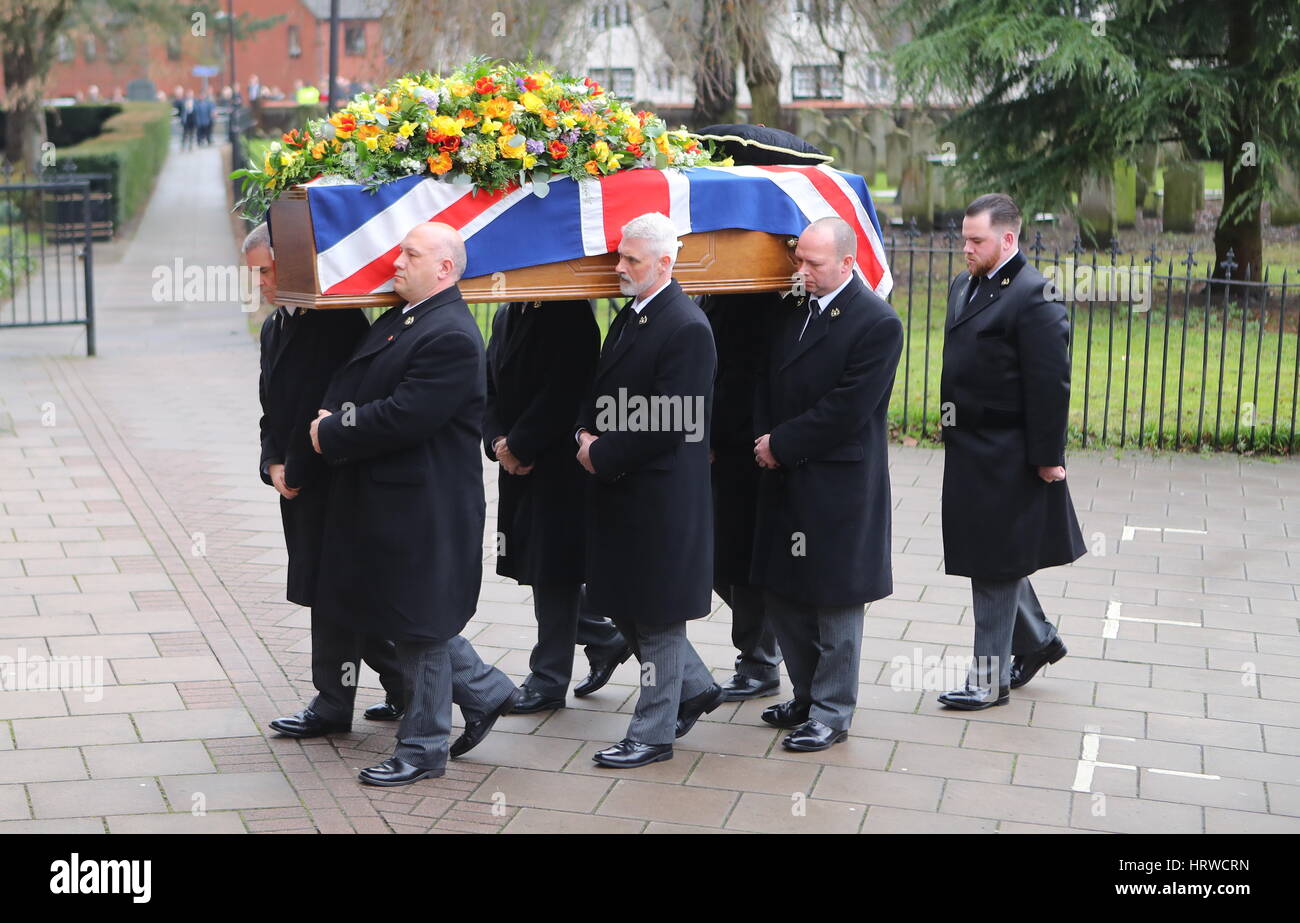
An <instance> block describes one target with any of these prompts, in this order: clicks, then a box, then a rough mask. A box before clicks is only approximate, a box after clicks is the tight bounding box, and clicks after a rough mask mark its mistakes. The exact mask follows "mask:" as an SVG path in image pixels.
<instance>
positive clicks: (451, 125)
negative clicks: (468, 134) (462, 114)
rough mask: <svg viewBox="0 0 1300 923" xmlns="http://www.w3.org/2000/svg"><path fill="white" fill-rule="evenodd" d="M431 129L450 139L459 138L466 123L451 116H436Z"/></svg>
mask: <svg viewBox="0 0 1300 923" xmlns="http://www.w3.org/2000/svg"><path fill="white" fill-rule="evenodd" d="M431 127H432V128H433V130H434V132H435V133H436V134H439V135H446V136H447V137H449V138H459V137H460V136H461V129H462V128H463V127H464V123H463V122H462V121H461V120H460V119H455V118H452V117H451V116H449V115H437V116H434V118H433V123H432V125H431Z"/></svg>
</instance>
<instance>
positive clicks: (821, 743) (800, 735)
mask: <svg viewBox="0 0 1300 923" xmlns="http://www.w3.org/2000/svg"><path fill="white" fill-rule="evenodd" d="M848 736H849V732H848V731H837V730H835V728H833V727H831V726H830V725H827V724H822V723H821V722H820V721H818V720H816V719H815V718H809V719H808V720H807V721H805V722H804V723H803V724H801V725H799V726H798V727H797V728H795V729H794V730H793V731H791V732H790V733H789V734H786V735H785V739H784V740H782V741H781V746H783V747H785V748H786V749H787V750H798V751H799V752H801V753H811V752H813V751H815V750H826V749H829V748H830V746H831V745H832V744H837V743H839V742H840V741H841V740H846V739H848Z"/></svg>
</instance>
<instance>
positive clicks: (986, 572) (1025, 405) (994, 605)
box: [939, 194, 1084, 709]
mask: <svg viewBox="0 0 1300 923" xmlns="http://www.w3.org/2000/svg"><path fill="white" fill-rule="evenodd" d="M1019 234H1020V209H1019V207H1018V206H1017V205H1016V203H1015V202H1014V201H1012V199H1011V197H1010V196H1006V195H1001V194H991V195H985V196H980V197H979V198H978V199H976V200H975V201H974V202H972V203H971V204H970V206H969V207H968V208H967V209H966V217H965V219H963V221H962V236H963V237H964V238H965V241H966V243H965V252H966V265H967V269H968V271H967V272H964V273H962V274H961V275H959V276H957V278H956V279H954V280H953V283H952V285H951V286H950V287H949V290H948V320H947V331H946V336H945V338H944V343H943V375H942V378H941V381H940V396H939V399H940V402H941V403H940V412H941V414H942V415H943V416H942V419H941V422H942V423H943V449H944V452H943V454H944V467H943V554H944V569H945V570H946V571H947V573H950V574H960V575H961V576H964V577H970V578H971V595H972V597H973V601H974V611H975V664H974V667H973V668H972V670H971V674H970V676H969V678H968V681H967V684H966V687H965V688H964V689H958V690H954V691H952V692H947V693H944V694H943V695H941V696H939V701H940V702H942V703H943V704H944V705H947V706H949V707H951V708H961V709H980V708H987V707H989V706H990V705H1002V704H1005V703H1006V702H1007V701H1009V699H1010V690H1011V689H1014V688H1016V687H1018V686H1022V685H1024V684H1025V683H1027V682H1029V680H1030V679H1031V678H1033V676H1034V674H1035V673H1037V672H1038V670H1040V669H1041V668H1042V667H1043V666H1044V665H1045V664H1048V663H1056V661H1058V660H1060V659H1061V658H1062V657H1064V656H1065V645H1064V643H1062V641H1061V639H1060V638H1059V637H1057V634H1056V628H1055V627H1054V626H1053V625H1052V623H1051V622H1049V621H1048V620H1047V616H1046V615H1044V613H1043V609H1042V606H1040V605H1039V603H1038V597H1037V596H1036V595H1035V594H1034V588H1033V587H1032V586H1030V584H1029V575H1030V574H1032V573H1033V572H1034V571H1036V570H1038V569H1039V568H1040V567H1052V566H1054V565H1057V564H1069V563H1071V562H1072V561H1075V560H1078V558H1079V557H1080V556H1081V555H1082V554H1083V552H1084V544H1083V535H1082V534H1081V533H1080V532H1079V522H1078V520H1077V519H1076V517H1075V514H1074V504H1073V503H1072V502H1071V500H1070V489H1069V488H1068V487H1067V486H1066V484H1065V431H1066V423H1067V421H1068V419H1069V412H1070V355H1069V342H1070V322H1069V317H1068V315H1067V313H1066V310H1065V305H1064V304H1062V303H1061V302H1060V301H1049V300H1047V298H1046V295H1047V280H1046V279H1044V278H1043V276H1042V274H1041V273H1039V272H1038V270H1036V269H1034V268H1033V267H1032V266H1030V265H1029V264H1028V262H1027V261H1026V260H1025V257H1024V254H1022V253H1021V252H1020V250H1019V246H1018V243H1017V239H1018V237H1019ZM1013 657H1014V658H1015V659H1014V661H1013V659H1012V658H1013Z"/></svg>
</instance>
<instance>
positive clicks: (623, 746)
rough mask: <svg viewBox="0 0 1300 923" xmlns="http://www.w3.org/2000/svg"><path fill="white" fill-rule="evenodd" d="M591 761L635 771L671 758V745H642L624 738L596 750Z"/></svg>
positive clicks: (637, 741) (613, 767) (639, 742)
mask: <svg viewBox="0 0 1300 923" xmlns="http://www.w3.org/2000/svg"><path fill="white" fill-rule="evenodd" d="M591 758H592V760H593V761H595V762H597V763H599V764H600V765H602V766H609V767H610V768H612V769H635V768H636V767H637V766H649V765H650V764H651V763H658V762H661V761H663V760H670V759H672V758H673V745H672V744H643V743H641V741H639V740H632V739H631V738H630V737H625V738H623V739H622V740H620V741H619V742H618V743H616V744H614V746H612V747H606V748H605V749H604V750H597V751H596V752H595V754H593V755H592V757H591Z"/></svg>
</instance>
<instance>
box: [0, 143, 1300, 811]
mask: <svg viewBox="0 0 1300 923" xmlns="http://www.w3.org/2000/svg"><path fill="white" fill-rule="evenodd" d="M219 172H220V165H219V158H218V154H217V152H216V151H213V150H201V151H197V152H187V153H184V154H182V153H179V152H178V153H175V154H174V155H173V156H172V157H171V159H170V160H169V161H168V163H167V166H166V169H165V172H164V175H163V176H162V178H161V179H160V185H159V191H158V194H156V195H155V197H154V199H153V201H152V203H151V204H150V206H149V209H148V211H147V213H146V214H145V216H144V218H143V220H142V221H141V223H140V226H139V228H138V230H137V233H136V235H135V236H134V238H133V239H132V240H131V241H129V242H126V243H115V244H113V245H109V246H106V247H101V248H98V249H97V252H96V262H97V275H98V284H97V295H98V303H99V305H100V317H101V326H100V357H99V358H97V359H85V358H80V357H77V354H78V353H79V352H80V351H81V345H80V343H79V342H78V339H79V337H80V333H79V332H77V331H72V330H68V329H60V330H38V331H5V332H3V333H0V357H2V358H0V657H9V658H15V659H17V658H25V665H26V666H27V667H28V668H30V667H31V665H32V664H33V662H36V663H37V665H39V661H37V660H36V658H43V657H48V656H61V657H86V658H91V659H90V660H87V661H85V662H84V663H85V664H86V665H88V666H91V667H92V668H93V666H94V665H98V666H99V667H101V668H102V669H103V676H102V683H103V686H102V688H101V689H100V690H99V694H92V695H89V696H87V695H85V694H83V692H81V691H80V690H76V689H70V688H63V689H57V688H55V689H51V688H26V689H15V688H13V686H14V685H15V682H14V680H12V679H11V681H10V682H9V686H10V688H9V691H3V692H0V833H3V832H15V831H54V830H59V831H76V832H99V831H108V832H123V831H127V832H134V831H142V832H143V831H169V832H173V831H174V832H180V831H195V832H200V831H204V832H206V831H211V832H217V831H220V832H243V831H248V832H304V831H314V830H319V831H321V832H350V831H361V832H385V831H393V832H451V831H461V832H472V831H481V832H495V831H500V830H505V831H507V832H525V831H610V832H665V831H673V830H691V831H700V832H705V831H717V832H722V831H789V832H811V831H845V832H853V831H860V832H864V833H867V832H894V831H909V832H967V831H969V832H995V831H996V832H1023V831H1059V832H1069V831H1079V832H1083V831H1129V832H1154V831H1159V832H1187V833H1195V832H1211V833H1215V832H1300V656H1298V655H1300V620H1298V619H1300V601H1297V597H1296V584H1297V580H1296V573H1297V565H1298V564H1300V463H1297V462H1295V461H1280V462H1274V461H1269V460H1261V459H1240V458H1237V457H1233V456H1217V457H1207V458H1202V457H1197V456H1177V457H1168V456H1165V457H1155V458H1153V457H1150V456H1146V455H1139V454H1135V453H1126V454H1123V455H1119V456H1117V455H1115V454H1114V453H1110V454H1100V453H1078V454H1075V455H1074V456H1072V458H1071V459H1070V469H1069V470H1070V480H1071V484H1072V486H1073V491H1074V496H1075V498H1076V502H1077V504H1078V508H1079V512H1080V518H1081V519H1082V521H1083V526H1084V533H1085V536H1086V537H1087V538H1088V539H1089V542H1090V544H1091V545H1092V546H1093V549H1094V551H1095V552H1096V553H1095V554H1093V555H1089V556H1088V557H1085V558H1084V559H1083V560H1082V561H1080V562H1079V563H1077V564H1075V565H1073V566H1072V567H1069V568H1057V569H1054V570H1052V571H1048V572H1044V573H1042V574H1041V575H1040V576H1039V578H1038V579H1037V580H1036V581H1035V586H1036V587H1037V589H1038V593H1039V596H1040V597H1041V598H1042V601H1043V603H1044V606H1045V607H1046V609H1047V611H1048V613H1049V615H1050V616H1051V617H1053V618H1054V619H1056V620H1058V622H1059V625H1060V628H1061V632H1062V635H1063V637H1064V638H1065V640H1066V642H1067V643H1068V644H1069V647H1070V656H1069V657H1067V658H1066V659H1065V660H1063V661H1061V662H1060V663H1059V664H1057V665H1056V666H1053V667H1050V668H1048V669H1047V670H1046V671H1045V672H1044V673H1043V674H1041V675H1040V676H1039V677H1038V678H1037V679H1035V681H1034V682H1033V683H1032V684H1031V685H1030V686H1028V687H1026V688H1025V689H1024V690H1021V691H1020V694H1017V695H1015V696H1014V697H1013V700H1012V703H1011V704H1010V705H1009V706H1007V707H1004V708H998V709H993V710H990V711H987V712H979V713H949V712H945V711H943V710H941V709H940V708H939V707H938V706H937V704H936V703H935V701H934V695H935V691H934V690H926V689H923V688H920V687H921V686H924V685H927V684H928V685H934V686H939V687H943V686H944V685H945V684H946V682H947V681H946V679H945V678H944V677H942V676H939V675H936V674H937V673H938V672H939V671H938V670H937V669H936V665H940V664H942V658H944V657H949V656H951V657H960V656H963V655H965V654H967V653H968V652H969V645H970V639H971V614H970V590H969V586H968V584H966V583H964V582H963V581H961V580H959V579H954V578H949V577H947V576H945V575H944V574H943V573H942V560H941V542H940V534H939V517H938V510H939V484H940V480H941V473H942V462H943V459H942V455H941V454H940V453H937V452H933V451H929V450H923V449H906V448H901V447H896V448H894V449H892V450H891V474H892V480H893V484H894V490H895V505H896V509H895V524H894V573H895V580H896V586H897V590H896V592H895V594H894V596H893V597H891V598H890V599H888V600H884V601H881V602H878V603H876V604H874V605H872V606H871V607H870V609H869V610H868V612H867V617H866V632H865V633H866V637H865V638H864V643H863V648H862V657H863V665H862V687H861V694H860V699H859V706H860V708H859V712H858V715H857V719H856V721H855V724H854V728H853V735H852V737H851V738H850V739H849V741H848V742H847V743H845V744H841V745H838V746H836V747H835V748H833V749H832V750H830V751H828V752H826V753H823V754H803V755H796V754H791V753H787V752H785V751H783V750H781V748H780V746H779V743H778V741H779V736H780V735H779V733H778V732H776V731H774V730H772V729H771V728H768V727H767V726H765V725H763V724H762V723H761V722H760V721H759V720H758V713H759V711H760V710H761V708H762V707H764V706H765V705H767V704H770V703H771V702H772V701H775V700H773V699H767V700H761V701H760V702H757V703H747V704H741V705H726V706H723V707H722V708H720V709H719V710H718V711H716V712H714V713H713V714H712V715H709V716H707V717H706V718H705V719H704V720H703V721H701V722H700V724H699V725H697V727H696V729H695V730H694V731H693V732H692V733H691V734H690V736H689V737H687V738H685V739H684V740H683V741H681V742H680V744H679V746H678V749H677V755H676V758H675V759H673V760H672V761H670V762H667V763H660V764H656V765H654V766H652V767H648V768H646V769H642V770H636V771H632V772H627V773H613V772H609V771H603V770H598V769H596V768H595V767H594V765H593V764H592V763H591V762H590V754H591V753H592V752H593V751H594V750H596V749H598V748H599V747H600V746H602V745H604V744H606V743H608V742H611V741H614V740H617V739H619V738H620V737H622V735H623V732H624V730H625V728H626V722H627V715H628V712H629V711H630V710H631V705H632V701H633V695H634V692H635V688H634V685H633V684H634V683H635V680H636V672H635V664H634V663H628V664H625V665H624V666H623V667H622V668H621V669H620V671H619V672H618V673H617V674H616V676H615V680H614V682H613V683H611V684H610V685H609V686H607V687H606V689H605V690H603V691H602V692H601V693H598V694H597V695H596V696H593V697H592V698H590V699H587V700H578V699H572V698H571V699H570V704H571V707H570V708H568V709H565V710H561V711H557V712H554V713H552V714H543V715H532V716H516V717H507V718H505V719H503V720H502V721H501V722H500V723H499V724H498V728H497V730H496V731H494V732H493V734H492V735H491V736H490V737H489V738H488V739H487V740H486V741H485V742H484V743H483V745H482V746H480V747H479V748H478V749H477V750H475V752H474V753H473V754H471V756H470V758H467V759H466V760H463V761H457V762H454V763H452V764H451V766H450V768H449V770H448V773H447V775H446V777H445V778H443V779H439V780H428V781H424V782H420V783H417V784H416V785H414V786H411V787H408V788H404V789H398V790H383V789H371V788H366V787H363V786H361V785H359V784H358V783H357V782H356V780H355V778H354V777H355V773H356V770H357V769H358V768H360V767H362V766H366V765H370V764H373V763H374V762H377V761H378V760H379V759H381V758H382V757H383V756H384V755H386V754H388V753H389V752H390V750H391V746H392V734H393V728H392V726H391V725H383V724H374V723H369V722H366V721H364V720H363V719H361V717H360V715H359V714H358V717H357V720H356V730H355V731H354V732H353V733H352V734H349V735H346V736H341V737H337V738H334V739H332V740H317V741H295V740H288V739H278V738H274V737H269V736H267V731H266V730H265V728H266V723H267V721H268V720H270V719H271V718H273V717H275V716H277V715H280V714H284V713H288V712H291V711H294V710H297V709H298V708H299V707H300V706H301V704H302V703H303V702H304V701H305V700H306V699H307V697H308V696H309V694H310V679H309V671H310V668H309V657H308V651H309V646H308V633H307V612H306V611H305V610H303V609H301V608H299V607H296V606H293V605H291V604H289V603H286V602H284V601H283V585H284V564H285V558H284V551H283V544H282V538H281V535H280V523H279V517H278V511H277V508H276V503H277V500H276V495H275V494H274V492H272V491H271V490H270V489H269V488H266V487H265V486H264V485H262V484H261V482H260V481H259V480H258V479H257V476H256V473H255V471H256V464H257V457H258V451H257V443H256V428H257V416H258V408H257V401H256V378H257V353H256V344H255V343H254V341H253V339H252V338H251V337H250V336H249V335H248V332H247V324H246V318H245V316H244V315H243V314H241V313H240V311H239V308H238V307H237V306H235V305H232V304H226V305H214V304H157V303H153V302H152V301H151V300H150V295H149V292H150V289H151V286H152V284H153V278H152V272H153V269H154V267H155V266H157V265H170V264H171V263H172V261H173V260H174V259H175V258H176V257H177V256H180V257H181V258H182V259H183V260H185V261H186V262H187V263H188V262H190V261H193V262H195V263H203V264H207V263H213V264H219V263H227V264H228V263H231V262H233V261H234V260H235V257H236V254H235V248H234V247H233V245H232V244H231V242H230V235H229V230H228V227H229V226H228V223H227V221H226V218H225V215H224V201H223V199H222V192H223V187H222V186H221V185H220V183H219V179H220V177H219ZM30 354H36V355H35V356H32V357H28V358H18V357H19V356H23V355H30ZM51 412H52V413H53V416H52V417H51ZM6 425H7V426H8V429H9V432H4V431H3V430H4V428H5V427H6ZM486 477H487V480H488V482H489V483H488V496H489V499H490V501H494V499H495V493H496V491H495V488H494V486H493V485H492V483H491V481H492V480H493V477H494V473H493V472H491V471H489V472H487V473H486ZM491 505H492V506H493V507H495V503H494V502H492V504H491ZM494 515H495V509H494V508H493V509H491V510H490V511H489V525H490V526H491V524H492V521H493V519H494ZM490 569H491V568H490V567H489V568H488V570H489V571H490ZM689 633H690V637H691V639H692V641H693V642H694V643H695V645H696V646H697V648H698V650H699V651H700V653H701V655H702V656H703V657H704V659H705V661H706V662H707V663H708V664H709V665H710V666H711V667H713V668H714V669H715V672H716V674H717V675H718V676H719V677H724V676H726V675H728V673H729V671H728V667H729V665H730V663H731V659H732V656H733V652H732V650H731V648H730V644H729V626H728V624H727V612H726V610H725V608H723V609H720V610H718V611H716V612H715V613H714V614H713V615H712V616H711V617H710V618H708V619H706V620H702V621H698V622H692V623H691V624H690V629H689ZM467 634H468V635H469V636H471V637H472V638H473V640H474V642H475V645H476V647H478V649H479V651H480V653H482V654H483V656H484V657H485V658H486V659H488V660H491V661H493V662H495V663H497V664H498V665H499V666H501V667H502V668H503V669H504V670H506V671H507V672H508V673H510V674H511V675H512V676H514V677H515V678H516V679H517V680H518V679H522V677H523V675H524V673H525V672H526V670H527V659H528V653H527V652H528V648H529V647H530V645H531V643H532V640H533V636H534V629H533V618H532V610H531V604H530V602H529V595H528V590H527V589H525V588H519V587H516V586H514V585H513V584H512V583H510V582H508V581H502V580H499V579H498V578H496V577H495V576H489V577H488V578H487V579H486V580H485V583H484V586H483V592H482V604H481V606H480V609H479V613H478V615H477V616H476V618H475V619H474V621H473V622H472V623H471V624H470V626H469V628H468V629H467ZM579 659H580V660H581V656H580V655H579ZM78 663H81V662H80V661H79V662H78ZM927 674H928V675H927ZM15 675H16V673H15ZM362 684H363V686H364V687H365V688H363V689H362V692H361V695H360V696H359V699H358V709H360V708H363V707H364V706H365V705H367V704H369V703H371V702H373V701H378V700H379V698H380V696H381V693H380V691H379V688H378V683H377V681H376V680H375V677H374V676H373V675H370V674H369V673H368V672H363V676H362ZM27 685H28V686H29V687H31V686H33V685H37V684H35V683H27ZM47 685H48V684H47ZM63 685H64V686H67V685H69V684H68V683H67V682H64V683H63ZM784 691H786V692H788V685H787V687H786V689H785V690H784Z"/></svg>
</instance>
